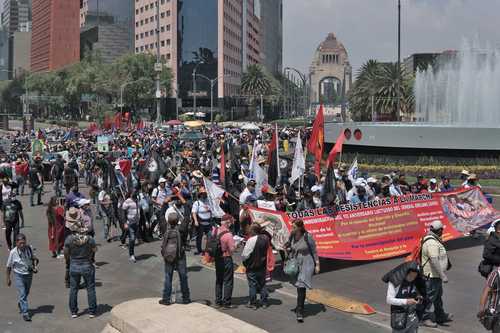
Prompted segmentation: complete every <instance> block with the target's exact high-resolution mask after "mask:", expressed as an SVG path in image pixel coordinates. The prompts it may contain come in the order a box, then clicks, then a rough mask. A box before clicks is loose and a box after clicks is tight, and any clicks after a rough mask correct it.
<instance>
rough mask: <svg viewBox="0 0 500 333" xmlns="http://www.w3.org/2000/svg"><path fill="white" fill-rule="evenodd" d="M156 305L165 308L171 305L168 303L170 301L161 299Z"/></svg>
mask: <svg viewBox="0 0 500 333" xmlns="http://www.w3.org/2000/svg"><path fill="white" fill-rule="evenodd" d="M158 304H160V305H166V306H169V305H171V304H172V303H171V302H170V300H166V299H161V300H159V301H158Z"/></svg>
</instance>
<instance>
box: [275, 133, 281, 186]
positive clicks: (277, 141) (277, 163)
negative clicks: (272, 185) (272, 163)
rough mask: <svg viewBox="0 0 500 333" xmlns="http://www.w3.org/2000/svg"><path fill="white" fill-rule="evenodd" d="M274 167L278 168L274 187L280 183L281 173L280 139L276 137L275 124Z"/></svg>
mask: <svg viewBox="0 0 500 333" xmlns="http://www.w3.org/2000/svg"><path fill="white" fill-rule="evenodd" d="M276 167H277V168H278V179H276V185H278V184H279V183H280V178H281V172H280V139H279V137H278V123H276Z"/></svg>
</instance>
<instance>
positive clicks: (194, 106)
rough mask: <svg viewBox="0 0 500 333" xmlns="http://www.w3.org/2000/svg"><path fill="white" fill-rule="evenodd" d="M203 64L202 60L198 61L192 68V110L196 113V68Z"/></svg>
mask: <svg viewBox="0 0 500 333" xmlns="http://www.w3.org/2000/svg"><path fill="white" fill-rule="evenodd" d="M201 64H203V60H202V61H199V62H198V63H197V64H196V66H194V68H193V112H195V113H196V70H197V69H198V66H199V65H201Z"/></svg>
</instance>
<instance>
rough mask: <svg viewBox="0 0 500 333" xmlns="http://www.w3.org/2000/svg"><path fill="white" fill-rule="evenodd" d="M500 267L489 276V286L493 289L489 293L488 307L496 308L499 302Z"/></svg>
mask: <svg viewBox="0 0 500 333" xmlns="http://www.w3.org/2000/svg"><path fill="white" fill-rule="evenodd" d="M499 270H500V268H498V267H497V268H496V269H495V270H494V271H493V272H491V273H490V275H489V276H488V280H487V281H486V283H487V285H488V287H489V288H490V289H491V291H490V293H489V295H488V309H493V310H496V309H497V306H498V302H499V300H500V299H499V297H498V296H499V294H500V283H499V277H500V272H499Z"/></svg>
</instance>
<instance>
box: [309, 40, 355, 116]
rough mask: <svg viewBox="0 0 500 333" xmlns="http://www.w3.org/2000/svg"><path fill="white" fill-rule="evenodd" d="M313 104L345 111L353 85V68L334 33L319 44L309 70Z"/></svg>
mask: <svg viewBox="0 0 500 333" xmlns="http://www.w3.org/2000/svg"><path fill="white" fill-rule="evenodd" d="M309 76H310V82H311V103H312V104H313V105H318V104H320V103H323V104H324V105H325V107H326V108H330V109H331V108H338V107H340V108H341V109H342V111H345V104H346V103H345V102H346V97H345V96H346V94H347V92H348V91H349V89H350V88H351V84H352V68H351V65H350V64H349V57H348V55H347V51H346V49H345V47H344V45H343V44H342V43H341V42H340V41H338V40H337V37H335V34H334V33H329V34H328V36H327V37H326V39H325V40H324V41H323V42H321V44H319V46H318V48H317V49H316V52H315V54H314V57H313V60H312V63H311V67H310V70H309Z"/></svg>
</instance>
